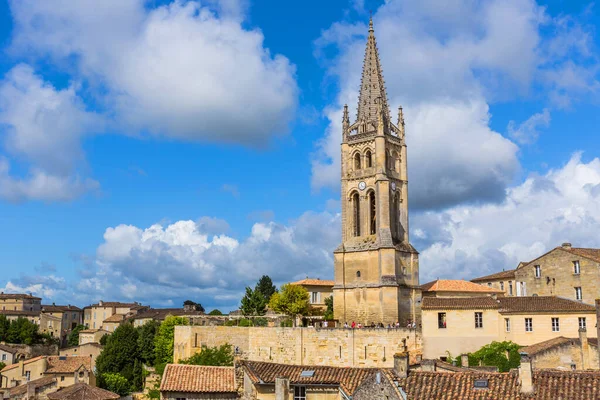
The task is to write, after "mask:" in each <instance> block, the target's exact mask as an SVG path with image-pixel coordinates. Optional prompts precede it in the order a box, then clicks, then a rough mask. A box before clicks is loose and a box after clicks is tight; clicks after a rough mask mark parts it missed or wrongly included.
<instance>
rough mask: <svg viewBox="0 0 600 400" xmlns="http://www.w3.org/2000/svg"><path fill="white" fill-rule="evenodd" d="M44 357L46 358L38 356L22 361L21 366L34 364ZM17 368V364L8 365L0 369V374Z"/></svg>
mask: <svg viewBox="0 0 600 400" xmlns="http://www.w3.org/2000/svg"><path fill="white" fill-rule="evenodd" d="M44 357H46V356H38V357H34V358H30V359H29V360H25V361H23V364H25V365H27V364H30V363H32V362H36V361H39V360H42V359H43V358H44ZM18 367H19V363H15V364H10V365H7V366H6V367H4V368H3V369H2V371H0V372H6V371H10V370H11V369H14V368H18Z"/></svg>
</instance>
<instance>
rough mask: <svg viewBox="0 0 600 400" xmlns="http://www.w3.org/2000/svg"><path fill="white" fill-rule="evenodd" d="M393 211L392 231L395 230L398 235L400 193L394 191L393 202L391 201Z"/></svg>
mask: <svg viewBox="0 0 600 400" xmlns="http://www.w3.org/2000/svg"><path fill="white" fill-rule="evenodd" d="M393 213H394V215H393V216H392V221H393V223H394V227H393V228H392V230H393V231H395V232H396V234H397V235H398V236H400V194H399V193H398V192H396V193H395V194H394V203H393Z"/></svg>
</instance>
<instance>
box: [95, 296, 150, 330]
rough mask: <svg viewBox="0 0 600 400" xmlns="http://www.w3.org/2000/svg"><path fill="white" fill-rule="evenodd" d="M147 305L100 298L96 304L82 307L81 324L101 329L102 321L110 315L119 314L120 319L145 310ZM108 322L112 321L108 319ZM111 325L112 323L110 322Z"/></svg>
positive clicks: (102, 326)
mask: <svg viewBox="0 0 600 400" xmlns="http://www.w3.org/2000/svg"><path fill="white" fill-rule="evenodd" d="M148 308H150V307H148V306H143V305H141V304H139V303H120V302H117V301H110V302H109V301H106V302H105V301H102V300H100V301H99V302H98V303H97V304H92V305H90V306H87V307H84V308H83V324H84V325H85V326H86V327H87V328H89V329H102V328H104V321H106V320H107V319H108V318H110V317H112V316H113V315H115V314H119V315H121V316H123V317H122V319H125V318H129V317H132V316H134V315H135V314H137V313H138V312H142V311H145V310H147V309H148ZM114 319H115V320H116V319H121V317H114ZM108 322H114V321H113V319H110V320H109V321H108ZM110 325H111V327H113V326H112V325H114V324H113V323H111V324H110Z"/></svg>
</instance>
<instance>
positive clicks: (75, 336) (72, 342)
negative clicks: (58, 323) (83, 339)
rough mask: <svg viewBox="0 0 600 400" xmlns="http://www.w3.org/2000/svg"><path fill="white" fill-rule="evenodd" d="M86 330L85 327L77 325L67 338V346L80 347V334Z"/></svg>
mask: <svg viewBox="0 0 600 400" xmlns="http://www.w3.org/2000/svg"><path fill="white" fill-rule="evenodd" d="M84 329H85V325H77V326H76V327H75V328H73V330H71V333H69V336H67V346H77V345H79V332H81V331H82V330H84Z"/></svg>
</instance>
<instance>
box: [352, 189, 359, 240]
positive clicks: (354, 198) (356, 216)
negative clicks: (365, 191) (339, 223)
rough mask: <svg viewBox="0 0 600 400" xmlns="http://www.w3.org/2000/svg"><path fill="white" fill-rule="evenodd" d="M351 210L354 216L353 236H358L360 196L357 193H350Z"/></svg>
mask: <svg viewBox="0 0 600 400" xmlns="http://www.w3.org/2000/svg"><path fill="white" fill-rule="evenodd" d="M352 210H353V212H352V214H353V216H354V221H353V223H354V226H353V228H354V236H360V196H359V195H358V193H354V194H353V195H352Z"/></svg>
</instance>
